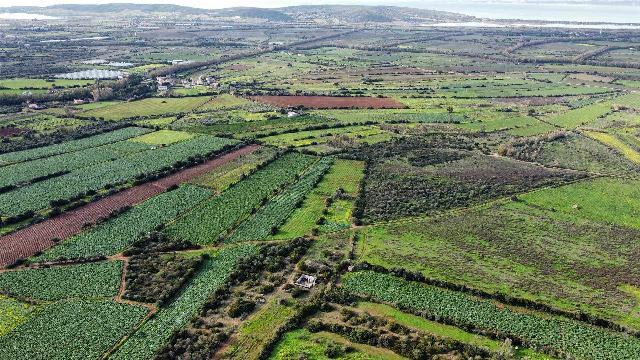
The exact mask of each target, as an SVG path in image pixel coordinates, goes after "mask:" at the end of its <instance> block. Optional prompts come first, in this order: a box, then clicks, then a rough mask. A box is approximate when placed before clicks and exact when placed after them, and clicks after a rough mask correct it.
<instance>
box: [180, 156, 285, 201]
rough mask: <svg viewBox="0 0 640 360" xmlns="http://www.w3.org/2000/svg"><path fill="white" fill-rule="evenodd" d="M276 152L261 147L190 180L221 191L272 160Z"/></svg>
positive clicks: (217, 191) (218, 191)
mask: <svg viewBox="0 0 640 360" xmlns="http://www.w3.org/2000/svg"><path fill="white" fill-rule="evenodd" d="M277 154H278V152H277V151H276V150H275V149H273V148H270V147H261V148H259V149H257V150H256V151H253V152H251V153H250V154H247V155H244V156H241V157H239V158H237V159H233V160H231V161H230V162H228V163H226V164H223V165H221V166H218V167H217V168H215V169H213V170H211V171H210V172H208V173H206V174H204V175H202V176H199V177H197V178H195V179H194V180H192V181H191V182H192V183H193V184H196V185H200V186H204V187H207V188H210V189H212V190H213V191H215V192H216V193H218V194H219V193H221V192H223V191H224V190H226V189H228V188H229V187H230V186H231V185H233V184H235V183H237V182H238V181H240V180H241V179H242V178H243V177H245V176H247V175H249V174H250V173H251V172H253V171H255V170H256V169H257V167H258V166H261V164H265V163H267V162H269V161H271V160H273V159H274V158H275V157H276V156H277Z"/></svg>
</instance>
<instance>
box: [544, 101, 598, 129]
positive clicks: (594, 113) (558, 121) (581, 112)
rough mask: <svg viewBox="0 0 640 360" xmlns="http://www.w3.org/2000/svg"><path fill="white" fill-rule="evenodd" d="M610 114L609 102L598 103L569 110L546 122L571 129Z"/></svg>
mask: <svg viewBox="0 0 640 360" xmlns="http://www.w3.org/2000/svg"><path fill="white" fill-rule="evenodd" d="M610 112H611V102H610V101H602V102H599V103H595V104H591V105H587V106H583V107H581V108H577V109H573V110H569V111H567V112H565V113H562V114H560V115H557V116H554V117H551V118H549V119H547V120H546V121H547V122H549V123H551V124H553V125H556V126H559V127H562V128H565V129H573V128H575V127H577V126H580V125H585V124H588V123H591V122H593V121H595V120H597V119H598V118H599V117H601V116H604V115H606V114H608V113H610Z"/></svg>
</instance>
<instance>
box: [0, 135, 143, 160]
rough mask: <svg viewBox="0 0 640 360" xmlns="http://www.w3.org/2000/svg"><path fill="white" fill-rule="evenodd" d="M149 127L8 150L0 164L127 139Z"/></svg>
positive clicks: (2, 155) (0, 156) (1, 158)
mask: <svg viewBox="0 0 640 360" xmlns="http://www.w3.org/2000/svg"><path fill="white" fill-rule="evenodd" d="M151 131H152V130H150V129H144V128H137V127H128V128H124V129H119V130H115V131H111V132H108V133H105V134H100V135H94V136H90V137H86V138H82V139H78V140H71V141H67V142H64V143H61V144H54V145H48V146H42V147H38V148H33V149H29V150H22V151H16V152H10V153H6V154H1V155H0V165H6V164H12V163H16V162H21V161H29V160H34V159H39V158H43V157H47V156H54V155H59V154H64V153H68V152H74V151H80V150H84V149H89V148H92V147H97V146H101V145H106V144H110V143H113V142H117V141H121V140H125V139H129V138H132V137H135V136H140V135H143V134H146V133H149V132H151Z"/></svg>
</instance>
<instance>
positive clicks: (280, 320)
mask: <svg viewBox="0 0 640 360" xmlns="http://www.w3.org/2000/svg"><path fill="white" fill-rule="evenodd" d="M295 314H296V309H295V308H293V307H292V306H287V305H282V304H279V303H278V302H277V301H276V299H273V300H271V301H270V302H268V303H267V304H265V305H264V306H263V307H262V308H261V309H260V310H259V311H258V312H257V313H255V314H254V315H253V316H252V317H251V318H249V319H248V320H247V321H246V322H245V323H244V324H243V325H242V326H241V327H240V329H239V330H238V339H237V340H236V341H235V342H234V343H233V344H232V345H231V347H229V349H227V350H226V351H225V354H224V358H225V359H257V358H259V355H260V353H261V352H262V350H263V348H264V347H265V346H266V345H267V344H269V343H270V342H271V341H272V340H273V339H274V338H275V337H276V336H277V334H278V331H280V329H281V328H282V327H283V326H285V324H286V323H287V322H288V321H290V320H291V318H292V317H293V316H294V315H295Z"/></svg>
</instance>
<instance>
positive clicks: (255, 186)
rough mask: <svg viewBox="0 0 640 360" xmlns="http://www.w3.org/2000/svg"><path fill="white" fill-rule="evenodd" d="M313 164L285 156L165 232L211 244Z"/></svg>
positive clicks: (307, 158)
mask: <svg viewBox="0 0 640 360" xmlns="http://www.w3.org/2000/svg"><path fill="white" fill-rule="evenodd" d="M315 160H316V159H315V158H314V157H311V156H307V155H302V154H299V153H289V154H285V155H283V156H282V157H281V158H279V159H277V160H275V161H273V162H271V163H270V164H269V165H267V166H266V167H264V169H262V170H260V171H258V172H256V173H254V174H253V175H251V176H249V177H248V178H246V179H244V180H242V181H240V182H239V183H237V184H235V185H234V186H232V187H231V188H229V189H227V190H226V191H225V192H223V193H222V194H221V195H220V196H217V197H214V198H212V199H211V200H209V201H208V202H207V203H205V204H204V205H203V206H202V207H200V208H198V209H195V210H194V211H192V212H191V213H189V214H188V215H187V216H185V217H184V218H183V219H182V220H181V221H179V222H177V223H176V224H174V225H173V226H172V227H170V228H169V229H168V232H169V233H170V234H171V235H173V236H176V237H179V238H182V239H184V240H187V241H190V242H193V243H196V244H210V243H212V242H214V241H216V240H217V239H218V238H219V236H220V235H221V234H222V233H223V232H224V231H226V230H228V229H231V228H232V227H233V226H234V225H235V224H237V223H238V222H239V221H241V220H242V219H243V218H245V217H246V216H248V215H249V214H250V213H251V211H252V210H253V209H255V208H257V207H258V206H260V205H261V204H262V203H263V202H264V201H266V199H268V198H269V197H271V196H272V195H273V194H274V193H276V192H278V191H279V190H280V189H282V188H284V187H285V186H287V185H288V184H290V183H292V182H293V181H294V180H295V179H296V178H297V176H298V175H299V174H300V173H302V172H303V171H304V169H306V168H307V167H308V166H310V165H311V164H312V163H313V162H314V161H315Z"/></svg>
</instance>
